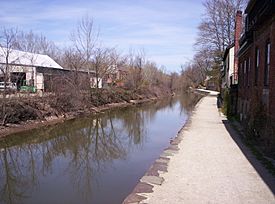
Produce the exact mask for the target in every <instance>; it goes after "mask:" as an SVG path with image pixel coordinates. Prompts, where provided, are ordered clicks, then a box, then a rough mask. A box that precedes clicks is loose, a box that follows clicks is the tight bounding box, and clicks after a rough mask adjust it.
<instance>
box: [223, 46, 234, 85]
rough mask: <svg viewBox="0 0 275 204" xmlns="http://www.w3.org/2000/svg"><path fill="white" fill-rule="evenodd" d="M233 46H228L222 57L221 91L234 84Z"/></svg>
mask: <svg viewBox="0 0 275 204" xmlns="http://www.w3.org/2000/svg"><path fill="white" fill-rule="evenodd" d="M234 56H235V52H234V44H232V45H230V46H228V47H227V48H226V50H225V52H224V56H223V70H222V89H224V88H230V86H231V85H232V84H233V83H234Z"/></svg>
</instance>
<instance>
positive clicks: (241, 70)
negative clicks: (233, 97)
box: [239, 62, 243, 88]
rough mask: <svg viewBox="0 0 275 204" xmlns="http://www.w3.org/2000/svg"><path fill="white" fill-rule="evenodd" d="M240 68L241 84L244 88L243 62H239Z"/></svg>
mask: <svg viewBox="0 0 275 204" xmlns="http://www.w3.org/2000/svg"><path fill="white" fill-rule="evenodd" d="M239 67H240V70H239V85H240V88H242V85H243V84H242V78H243V62H241V63H240V64H239Z"/></svg>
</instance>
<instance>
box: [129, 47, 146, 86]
mask: <svg viewBox="0 0 275 204" xmlns="http://www.w3.org/2000/svg"><path fill="white" fill-rule="evenodd" d="M145 63H146V59H145V52H144V50H140V51H137V52H135V51H130V54H129V56H128V66H129V70H128V72H129V73H128V77H127V78H128V86H129V88H131V89H134V90H138V89H140V88H141V86H142V84H143V82H144V81H143V68H144V65H145Z"/></svg>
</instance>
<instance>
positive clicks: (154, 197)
mask: <svg viewBox="0 0 275 204" xmlns="http://www.w3.org/2000/svg"><path fill="white" fill-rule="evenodd" d="M213 95H214V96H213ZM213 95H212V96H211V95H210V96H207V97H204V98H203V99H202V100H201V102H200V103H199V105H198V106H197V107H196V110H195V111H194V113H193V115H192V117H191V122H190V124H189V125H188V128H185V129H184V130H183V131H181V132H180V133H179V134H182V135H181V136H182V141H181V142H180V143H179V145H178V147H179V150H178V152H177V153H175V154H174V155H173V156H168V158H170V161H169V164H168V172H163V173H160V177H162V178H163V179H164V181H163V182H162V184H161V185H153V186H154V187H153V192H152V193H148V194H146V193H145V194H141V195H142V196H145V197H147V199H146V200H143V201H141V203H152V204H153V203H156V204H162V203H163V204H164V203H165V204H169V203H171V204H177V203H181V204H182V203H183V204H184V203H187V204H189V203H191V204H196V203H222V204H226V203H230V204H231V203H234V204H237V203H255V204H264V203H267V204H272V203H275V198H274V192H275V191H274V190H275V180H274V177H272V176H271V175H270V174H269V173H268V172H267V171H266V170H265V169H264V168H263V167H262V166H261V164H260V163H259V162H258V161H257V160H256V159H255V158H254V156H253V155H252V154H251V153H250V151H249V150H248V149H247V148H246V147H245V146H244V145H242V143H241V142H240V141H239V139H238V138H239V137H238V135H237V133H236V132H235V131H234V130H233V129H232V128H231V127H230V125H229V123H228V122H227V120H226V118H225V117H224V116H223V115H221V114H220V113H219V111H218V109H217V105H216V103H217V99H216V97H215V94H213Z"/></svg>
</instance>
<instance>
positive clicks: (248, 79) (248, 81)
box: [247, 57, 251, 87]
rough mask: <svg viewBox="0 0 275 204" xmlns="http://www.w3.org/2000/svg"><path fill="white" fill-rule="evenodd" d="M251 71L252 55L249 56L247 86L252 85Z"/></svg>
mask: <svg viewBox="0 0 275 204" xmlns="http://www.w3.org/2000/svg"><path fill="white" fill-rule="evenodd" d="M250 71H251V62H250V57H249V58H248V70H247V86H248V87H249V86H250V78H249V77H250Z"/></svg>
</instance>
